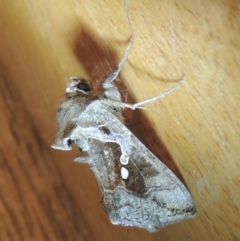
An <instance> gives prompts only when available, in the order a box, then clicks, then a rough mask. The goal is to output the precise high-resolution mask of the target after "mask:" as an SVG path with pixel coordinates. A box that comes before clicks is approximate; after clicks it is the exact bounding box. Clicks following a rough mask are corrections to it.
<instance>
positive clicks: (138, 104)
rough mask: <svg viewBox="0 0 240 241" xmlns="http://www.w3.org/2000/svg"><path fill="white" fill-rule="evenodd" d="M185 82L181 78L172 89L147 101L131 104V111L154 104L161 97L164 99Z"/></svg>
mask: <svg viewBox="0 0 240 241" xmlns="http://www.w3.org/2000/svg"><path fill="white" fill-rule="evenodd" d="M184 81H185V78H184V77H182V79H181V80H180V81H179V82H178V83H177V84H176V85H175V86H173V87H172V88H170V89H168V90H166V91H164V92H162V93H161V94H159V95H157V96H154V97H152V98H150V99H147V100H144V101H141V102H138V103H136V104H133V105H132V106H133V110H135V109H136V108H142V107H141V106H142V105H144V104H147V103H152V102H155V101H156V100H159V99H162V98H163V97H165V96H166V95H168V94H170V93H171V92H173V91H174V90H176V89H177V88H178V87H179V86H180V85H181V84H182V83H183V82H184Z"/></svg>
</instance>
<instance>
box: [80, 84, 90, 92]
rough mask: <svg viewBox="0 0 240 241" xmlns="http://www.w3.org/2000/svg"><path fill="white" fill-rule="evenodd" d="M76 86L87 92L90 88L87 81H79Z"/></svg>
mask: <svg viewBox="0 0 240 241" xmlns="http://www.w3.org/2000/svg"><path fill="white" fill-rule="evenodd" d="M77 88H78V89H79V90H83V91H85V92H88V91H90V90H91V87H90V86H89V85H88V84H87V83H81V82H80V83H78V84H77Z"/></svg>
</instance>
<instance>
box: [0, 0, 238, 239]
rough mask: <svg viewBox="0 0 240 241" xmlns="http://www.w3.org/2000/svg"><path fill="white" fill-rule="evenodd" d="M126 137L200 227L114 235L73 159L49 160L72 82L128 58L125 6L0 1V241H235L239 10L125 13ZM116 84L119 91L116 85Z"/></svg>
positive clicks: (161, 1)
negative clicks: (164, 176) (179, 189)
mask: <svg viewBox="0 0 240 241" xmlns="http://www.w3.org/2000/svg"><path fill="white" fill-rule="evenodd" d="M127 3H128V6H129V14H130V18H131V20H132V25H133V29H134V33H135V42H134V47H133V49H132V51H131V54H130V56H129V59H128V61H127V62H126V64H125V66H124V68H123V70H122V72H121V75H120V77H119V79H120V80H121V83H122V84H123V85H124V86H122V87H121V88H122V91H123V97H124V98H125V97H127V99H128V101H129V102H136V101H140V100H144V99H147V98H149V97H152V96H154V95H156V94H158V93H160V92H162V91H164V90H166V89H168V88H170V87H172V86H173V85H175V83H176V82H177V81H178V80H179V79H180V78H181V77H182V76H185V77H186V82H185V83H184V84H183V85H182V86H181V87H180V88H178V89H177V90H176V91H174V92H173V93H171V94H170V95H168V96H167V97H165V98H164V99H162V100H159V101H157V102H155V103H154V104H149V105H148V106H147V109H146V110H141V111H135V112H133V111H126V113H125V114H126V120H127V122H128V123H129V125H128V126H129V129H130V130H131V131H132V132H134V133H135V134H136V136H137V137H139V139H140V140H141V141H142V142H143V143H144V144H145V145H146V146H147V147H148V148H149V149H150V150H151V151H153V153H155V154H156V155H157V156H158V157H159V158H160V159H161V160H162V161H163V162H164V163H165V164H166V165H167V166H168V167H169V168H170V169H171V170H173V172H174V173H175V174H176V175H177V176H178V177H179V178H180V179H181V180H182V181H183V182H184V183H185V184H186V186H187V187H188V188H189V190H190V192H191V193H192V196H193V198H194V201H195V204H196V207H197V210H198V216H197V217H196V218H195V219H192V220H188V221H186V222H182V223H178V224H174V225H170V226H168V227H166V228H163V229H161V230H160V231H159V232H158V233H154V234H150V233H148V232H147V231H145V230H141V229H138V228H124V227H119V226H113V225H111V224H110V221H109V219H108V216H107V214H106V213H104V211H103V210H102V207H101V204H100V201H101V193H100V189H99V187H98V184H97V181H96V180H95V178H94V176H93V174H92V172H91V171H90V169H89V167H88V166H87V165H83V164H78V163H74V162H73V161H72V160H73V158H74V157H75V156H76V155H77V153H78V151H77V150H74V151H72V152H61V151H57V150H53V149H51V148H50V145H51V142H52V139H53V137H54V134H55V131H56V123H55V115H56V110H57V107H58V104H59V103H60V101H61V99H62V97H63V94H64V90H65V86H66V84H67V83H68V79H69V77H70V76H76V75H77V76H82V77H85V78H88V79H90V80H91V81H92V82H93V83H94V84H95V85H96V86H98V85H100V84H101V82H102V81H103V80H104V78H105V77H106V76H107V74H108V73H109V72H110V71H111V70H112V69H113V68H114V66H116V65H117V63H118V61H119V60H120V59H121V57H122V56H123V54H124V51H125V48H126V46H127V43H128V40H129V37H130V31H129V27H128V24H127V18H126V12H125V10H124V7H123V3H122V1H110V0H99V1H93V0H89V1H82V0H63V1H54V0H48V1H46V0H39V1H31V0H22V1H20V0H1V1H0V29H1V30H0V93H1V95H0V110H1V118H0V133H1V138H0V190H1V191H0V240H3V241H18V240H19V241H29V240H34V241H41V240H51V241H55V240H56V241H63V240H64V241H66V240H67V241H70V240H74V241H75V240H79V241H81V240H84V241H90V240H91V241H100V240H101V241H102V240H104V241H108V240H109V241H112V240H115V241H120V240H124V241H125V240H128V241H131V240H138V241H153V240H161V241H165V240H166V241H176V240H178V241H179V240H181V241H189V240H191V241H203V240H204V241H208V240H209V241H215V240H216V241H217V240H218V241H219V240H220V241H226V240H228V241H232V240H239V239H240V214H239V208H238V207H239V206H240V187H239V186H240V164H239V163H240V162H239V161H240V2H239V0H219V1H214V0H209V1H200V0H193V1H167V0H139V1H133V0H128V1H127ZM119 83H120V81H119Z"/></svg>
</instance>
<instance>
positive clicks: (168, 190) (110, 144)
mask: <svg viewBox="0 0 240 241" xmlns="http://www.w3.org/2000/svg"><path fill="white" fill-rule="evenodd" d="M127 16H128V15H127ZM128 22H129V25H130V27H131V22H130V20H129V17H128ZM131 31H132V27H131ZM133 39H134V35H133V31H132V36H131V38H130V41H129V44H128V47H127V50H126V52H125V54H124V57H123V58H122V60H121V61H120V63H119V64H118V66H117V67H116V68H115V69H114V70H113V71H112V73H110V75H109V76H108V77H107V78H106V80H105V81H104V82H103V90H104V91H103V93H101V94H99V93H98V91H97V90H95V89H94V88H93V86H92V84H91V83H90V82H89V81H88V80H86V79H84V78H81V77H72V78H70V79H71V82H70V83H69V84H68V86H67V88H66V96H65V99H64V100H63V102H62V103H61V104H60V107H59V109H58V114H57V126H58V130H57V133H56V137H55V139H54V141H53V144H52V148H55V149H59V150H64V151H68V150H71V148H72V147H71V145H72V144H74V145H76V146H77V147H78V148H79V150H80V155H79V156H78V157H77V158H76V159H75V161H77V162H79V163H87V164H88V165H89V166H90V168H91V170H92V171H93V172H94V175H95V177H96V179H97V181H98V183H99V185H100V188H101V192H102V195H103V198H102V204H103V208H104V210H105V211H106V212H107V213H108V215H109V218H110V221H111V223H112V224H115V225H123V226H136V227H140V228H145V229H147V230H149V231H151V232H154V231H157V230H158V229H159V228H161V227H163V226H166V225H168V224H172V223H175V222H180V221H183V220H185V219H188V218H192V217H194V216H195V213H196V209H195V206H194V203H193V200H192V197H191V195H190V193H189V192H188V190H187V189H186V187H185V186H184V185H183V184H182V182H181V181H180V180H179V179H178V178H177V177H176V176H175V175H174V174H173V173H172V171H171V170H169V169H168V168H167V167H166V166H165V165H164V164H163V163H162V162H161V161H160V160H159V159H158V158H157V157H156V156H155V155H154V154H153V153H151V152H150V151H149V150H148V149H147V148H146V147H145V146H144V145H143V144H142V143H141V142H140V141H139V140H138V139H137V138H136V137H135V136H134V135H133V134H132V133H131V132H130V131H129V130H128V129H127V127H126V126H125V125H124V121H123V116H122V111H123V109H124V108H131V109H133V110H134V109H136V108H141V107H142V105H143V104H146V103H149V102H153V101H155V100H157V99H160V98H162V97H164V96H165V95H167V94H169V93H170V92H172V91H173V90H174V89H176V88H177V87H179V85H180V84H181V83H182V82H183V81H184V79H182V80H181V82H179V83H178V84H177V85H176V86H174V87H173V88H171V89H169V90H167V91H165V92H163V93H162V94H160V95H158V96H156V97H153V98H151V99H148V100H146V101H143V102H139V103H136V104H129V103H125V102H122V101H121V95H120V91H119V90H118V88H117V86H116V85H115V83H114V80H115V79H116V78H117V76H118V74H119V72H120V71H121V68H122V66H123V64H124V62H125V61H126V60H127V58H128V55H129V53H130V50H131V47H132V44H133Z"/></svg>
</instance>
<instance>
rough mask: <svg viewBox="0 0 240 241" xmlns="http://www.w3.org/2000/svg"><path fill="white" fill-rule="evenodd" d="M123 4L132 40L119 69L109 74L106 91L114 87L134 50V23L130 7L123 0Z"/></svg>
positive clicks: (105, 82)
mask: <svg viewBox="0 0 240 241" xmlns="http://www.w3.org/2000/svg"><path fill="white" fill-rule="evenodd" d="M123 3H124V8H125V10H126V14H127V21H128V25H129V27H130V31H131V37H130V40H129V42H128V46H127V49H126V51H125V54H124V56H123V57H122V59H121V61H120V62H119V64H118V65H117V67H116V68H115V69H114V70H113V71H112V72H111V73H110V74H109V76H108V77H107V79H106V80H105V81H104V83H103V88H104V89H105V90H106V89H110V88H112V87H113V84H112V82H113V81H114V80H115V79H116V78H117V76H118V74H119V72H120V71H121V69H122V67H123V65H124V63H125V62H126V60H127V58H128V56H129V54H130V51H131V49H132V46H133V42H134V33H133V28H132V23H131V20H130V17H129V13H128V7H127V4H126V1H125V0H123Z"/></svg>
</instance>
